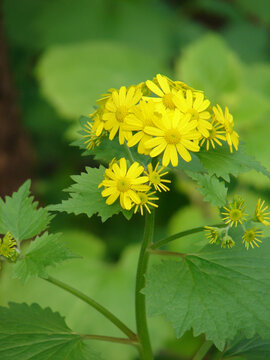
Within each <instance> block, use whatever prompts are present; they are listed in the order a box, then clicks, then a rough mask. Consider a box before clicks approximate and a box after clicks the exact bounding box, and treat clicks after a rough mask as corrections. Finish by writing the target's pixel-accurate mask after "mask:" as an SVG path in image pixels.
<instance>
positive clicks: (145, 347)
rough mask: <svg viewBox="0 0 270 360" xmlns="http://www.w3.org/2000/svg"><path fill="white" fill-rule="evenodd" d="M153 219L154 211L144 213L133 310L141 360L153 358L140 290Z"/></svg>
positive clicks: (143, 278) (152, 230) (145, 266)
mask: <svg viewBox="0 0 270 360" xmlns="http://www.w3.org/2000/svg"><path fill="white" fill-rule="evenodd" d="M154 219H155V218H154V211H152V213H151V214H146V217H145V228H144V237H143V242H142V246H141V252H140V256H139V261H138V267H137V276H136V298H135V310H136V323H137V333H138V338H139V343H140V355H141V360H152V359H153V352H152V347H151V342H150V338H149V333H148V327H147V319H146V306H145V295H144V294H142V292H141V291H142V289H143V288H144V287H145V275H146V271H147V265H148V261H149V256H150V253H149V252H148V248H149V247H150V246H151V243H152V239H153V233H154V221H155V220H154Z"/></svg>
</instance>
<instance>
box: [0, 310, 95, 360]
mask: <svg viewBox="0 0 270 360" xmlns="http://www.w3.org/2000/svg"><path fill="white" fill-rule="evenodd" d="M0 358H1V359H2V360H28V359H31V360H48V359H54V360H63V359H65V360H101V358H100V357H99V356H98V355H97V354H96V353H95V352H93V351H92V350H91V348H90V346H89V344H87V343H85V342H84V341H83V338H82V336H80V335H79V334H76V333H73V332H72V331H71V330H70V329H69V328H68V327H67V325H66V323H65V320H64V318H63V317H61V316H60V314H59V313H55V312H52V310H51V309H50V308H46V309H42V308H41V307H40V306H39V305H38V304H32V305H30V306H29V305H26V304H16V303H10V304H9V308H6V307H0Z"/></svg>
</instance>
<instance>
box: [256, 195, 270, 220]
mask: <svg viewBox="0 0 270 360" xmlns="http://www.w3.org/2000/svg"><path fill="white" fill-rule="evenodd" d="M264 205H265V201H264V200H261V199H258V201H257V205H256V210H255V214H254V221H258V222H260V223H262V224H263V225H265V226H269V225H270V221H269V220H270V216H269V215H270V212H269V211H267V209H268V206H264Z"/></svg>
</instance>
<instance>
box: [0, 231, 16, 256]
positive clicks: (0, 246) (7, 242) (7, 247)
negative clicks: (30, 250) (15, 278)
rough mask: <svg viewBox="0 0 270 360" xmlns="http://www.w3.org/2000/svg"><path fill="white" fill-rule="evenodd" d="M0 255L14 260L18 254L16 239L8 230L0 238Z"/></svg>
mask: <svg viewBox="0 0 270 360" xmlns="http://www.w3.org/2000/svg"><path fill="white" fill-rule="evenodd" d="M0 255H2V256H4V257H5V258H6V259H8V260H11V261H16V260H17V258H18V256H19V252H18V251H17V243H16V240H15V239H14V237H13V236H12V235H11V233H10V232H7V233H6V235H5V236H4V237H3V239H0Z"/></svg>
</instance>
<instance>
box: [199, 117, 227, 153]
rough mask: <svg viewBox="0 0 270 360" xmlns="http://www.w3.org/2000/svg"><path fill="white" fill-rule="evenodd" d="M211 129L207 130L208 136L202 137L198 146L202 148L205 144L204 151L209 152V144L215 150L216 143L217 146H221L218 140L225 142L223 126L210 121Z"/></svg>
mask: <svg viewBox="0 0 270 360" xmlns="http://www.w3.org/2000/svg"><path fill="white" fill-rule="evenodd" d="M211 125H212V129H209V130H208V132H209V135H208V136H202V139H201V142H200V146H202V145H203V144H204V143H205V142H206V150H209V147H210V144H211V145H212V148H213V149H215V143H217V144H218V145H219V146H222V143H221V142H220V140H225V141H226V137H225V136H224V134H225V130H224V127H223V125H221V124H220V123H218V122H217V121H216V120H212V122H211Z"/></svg>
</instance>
